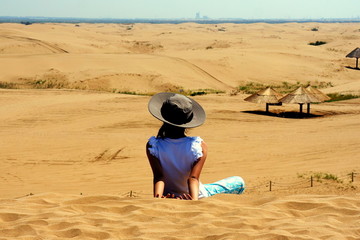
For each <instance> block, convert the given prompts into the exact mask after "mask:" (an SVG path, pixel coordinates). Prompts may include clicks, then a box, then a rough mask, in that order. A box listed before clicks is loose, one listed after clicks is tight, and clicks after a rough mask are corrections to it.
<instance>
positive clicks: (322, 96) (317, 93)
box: [306, 85, 331, 102]
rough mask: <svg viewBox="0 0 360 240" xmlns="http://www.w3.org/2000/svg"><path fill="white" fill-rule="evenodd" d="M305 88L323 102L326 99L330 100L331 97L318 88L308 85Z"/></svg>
mask: <svg viewBox="0 0 360 240" xmlns="http://www.w3.org/2000/svg"><path fill="white" fill-rule="evenodd" d="M306 90H308V91H309V92H310V93H312V94H313V95H314V96H315V97H316V98H318V99H319V100H320V101H321V102H325V101H327V100H330V99H331V98H330V97H329V96H328V95H326V94H325V93H323V92H321V91H320V90H319V89H317V88H313V87H312V86H310V85H309V86H308V87H307V88H306Z"/></svg>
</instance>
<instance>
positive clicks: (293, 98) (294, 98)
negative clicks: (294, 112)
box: [279, 87, 321, 114]
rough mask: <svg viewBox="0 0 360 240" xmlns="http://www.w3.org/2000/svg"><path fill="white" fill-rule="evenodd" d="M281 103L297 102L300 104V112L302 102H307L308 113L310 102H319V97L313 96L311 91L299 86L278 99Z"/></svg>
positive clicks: (308, 111)
mask: <svg viewBox="0 0 360 240" xmlns="http://www.w3.org/2000/svg"><path fill="white" fill-rule="evenodd" d="M279 101H280V102H283V103H297V104H299V105H300V113H302V107H303V104H304V103H307V104H308V109H307V113H308V114H309V113H310V103H315V102H321V100H320V99H318V98H317V97H315V96H314V95H313V94H312V93H310V92H309V91H308V90H306V89H305V88H304V87H299V88H298V89H296V90H295V91H293V92H291V93H289V94H287V95H286V96H285V97H283V98H281V99H280V100H279Z"/></svg>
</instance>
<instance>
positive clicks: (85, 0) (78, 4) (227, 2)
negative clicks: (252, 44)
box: [0, 0, 360, 19]
mask: <svg viewBox="0 0 360 240" xmlns="http://www.w3.org/2000/svg"><path fill="white" fill-rule="evenodd" d="M196 12H200V14H201V16H208V17H210V18H246V19H255V18H270V19H274V18H287V19H299V18H358V17H360V0H152V1H151V0H128V1H125V0H0V16H42V17H82V18H83V17H84V18H194V17H195V14H196Z"/></svg>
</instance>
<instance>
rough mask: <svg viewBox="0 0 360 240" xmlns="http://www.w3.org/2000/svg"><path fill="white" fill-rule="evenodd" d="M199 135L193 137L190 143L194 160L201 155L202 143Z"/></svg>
mask: <svg viewBox="0 0 360 240" xmlns="http://www.w3.org/2000/svg"><path fill="white" fill-rule="evenodd" d="M202 141H203V140H202V139H201V137H194V139H193V141H192V143H191V152H192V153H193V157H194V159H193V160H194V161H197V160H198V159H199V158H200V157H202V156H203V152H202V147H201V143H202Z"/></svg>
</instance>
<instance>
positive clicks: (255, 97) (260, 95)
mask: <svg viewBox="0 0 360 240" xmlns="http://www.w3.org/2000/svg"><path fill="white" fill-rule="evenodd" d="M282 97H283V96H282V95H281V94H280V93H278V92H276V91H275V90H274V89H273V88H271V87H268V88H266V89H263V90H260V91H259V92H257V93H254V94H252V95H250V96H249V97H247V98H245V99H244V100H245V101H248V102H252V103H266V112H268V111H269V105H277V104H279V103H280V104H281V102H279V99H280V98H282Z"/></svg>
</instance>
